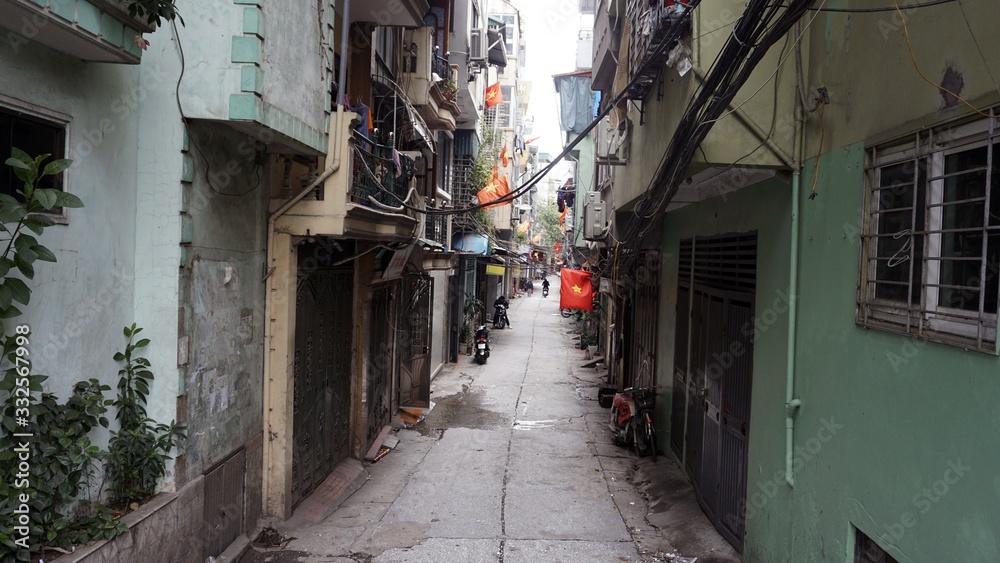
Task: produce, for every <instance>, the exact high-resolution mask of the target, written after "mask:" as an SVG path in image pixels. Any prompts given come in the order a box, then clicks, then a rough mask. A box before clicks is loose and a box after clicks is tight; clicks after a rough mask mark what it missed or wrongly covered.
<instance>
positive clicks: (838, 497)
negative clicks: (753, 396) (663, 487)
mask: <svg viewBox="0 0 1000 563" xmlns="http://www.w3.org/2000/svg"><path fill="white" fill-rule="evenodd" d="M863 156H864V151H863V147H862V146H861V145H855V146H851V147H846V148H842V149H838V150H836V151H834V152H832V153H829V154H828V155H825V156H824V158H823V161H822V165H821V167H820V176H819V182H818V188H817V189H818V191H819V192H820V194H821V195H820V196H819V197H818V198H817V199H815V200H811V201H810V200H805V201H803V206H802V238H801V250H802V262H801V277H800V280H801V281H800V295H801V302H800V306H801V308H800V316H799V323H800V326H801V327H802V330H801V331H800V332H799V337H798V338H799V351H798V352H799V353H798V354H797V356H798V357H797V360H796V372H797V377H798V394H799V396H800V397H801V398H802V400H803V403H804V408H803V410H802V415H801V416H800V418H799V421H798V426H797V436H796V444H797V445H800V446H801V445H804V443H805V440H807V439H809V438H810V437H814V436H816V435H817V433H818V432H819V430H820V428H822V427H823V424H824V421H829V422H832V421H835V422H836V424H837V425H842V426H843V428H842V429H840V430H838V431H837V433H836V435H835V436H834V437H833V439H831V440H829V441H828V442H827V443H825V444H823V446H822V449H821V450H820V451H819V452H818V453H817V454H816V455H815V456H814V457H813V458H812V459H810V460H808V461H806V462H805V463H804V467H803V469H802V471H801V472H799V473H798V475H797V476H796V490H795V500H794V502H793V505H792V507H791V510H792V521H793V522H794V525H793V530H794V538H795V543H794V546H793V554H794V555H795V557H794V559H795V560H797V561H810V560H815V561H823V560H829V559H830V558H833V557H834V555H835V554H838V553H844V552H845V550H847V549H850V548H851V546H852V545H853V544H852V542H851V541H850V537H849V531H850V526H849V523H851V524H855V525H857V526H858V527H859V528H861V529H862V530H863V531H865V532H866V533H867V534H868V535H869V536H871V537H873V538H876V539H878V538H880V539H879V543H881V544H883V546H884V547H888V548H889V550H890V553H892V554H893V555H894V556H895V557H896V558H897V559H899V560H900V561H970V562H971V561H997V560H1000V546H998V541H997V536H998V534H1000V510H997V507H998V506H1000V453H998V452H997V450H996V448H995V447H994V446H995V442H996V438H995V437H996V436H997V435H998V434H1000V410H998V409H997V407H996V402H995V400H994V399H995V397H997V396H998V394H1000V380H998V378H997V375H998V372H1000V364H998V358H997V357H995V356H992V355H988V354H981V353H974V352H966V351H964V350H961V349H959V348H956V347H952V346H946V345H939V344H933V343H924V342H921V341H918V340H915V339H913V338H909V337H904V336H899V335H895V334H889V333H885V332H880V331H877V330H866V329H864V328H861V327H859V326H857V325H856V324H855V322H854V319H855V309H856V293H855V288H856V285H857V280H858V256H859V250H860V243H859V238H858V236H857V229H856V226H857V224H858V220H859V212H860V206H861V201H862V193H863V191H862V190H863V186H864V179H863V175H862V172H863ZM812 174H813V171H812V168H811V167H807V168H806V169H805V171H804V174H803V177H805V178H809V177H811V176H812ZM959 466H963V467H967V468H968V469H967V470H965V469H962V470H956V469H955V468H956V467H959ZM949 481H950V482H949ZM818 548H822V549H821V550H819V549H818Z"/></svg>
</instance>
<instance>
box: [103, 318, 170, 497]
mask: <svg viewBox="0 0 1000 563" xmlns="http://www.w3.org/2000/svg"><path fill="white" fill-rule="evenodd" d="M141 331H142V329H141V328H138V327H136V325H135V323H133V324H132V326H130V327H129V326H127V327H125V330H124V334H125V339H126V344H125V351H124V352H116V353H115V356H114V358H115V361H116V362H124V363H125V365H124V367H122V369H120V370H119V371H118V398H116V399H115V400H114V401H111V404H112V405H114V406H115V407H116V408H117V409H118V414H117V415H116V418H117V419H118V421H119V423H120V424H121V428H120V429H119V430H117V431H114V432H112V433H111V442H110V444H109V445H108V456H107V463H106V464H105V470H106V471H107V476H108V481H109V491H110V493H111V504H112V506H114V507H118V508H122V509H126V508H128V507H130V505H132V504H133V503H141V502H144V501H146V500H147V499H149V498H150V497H152V496H153V494H154V493H155V492H156V482H157V480H159V478H160V477H163V475H164V474H165V473H166V469H167V466H166V462H167V460H169V459H171V457H170V451H171V450H173V449H174V448H175V447H176V446H178V445H179V443H180V441H181V440H183V439H184V438H185V432H184V430H185V429H184V427H183V426H180V425H178V424H177V423H176V422H174V421H171V422H170V424H163V423H157V422H156V421H154V420H152V419H151V418H149V417H147V416H146V404H147V398H148V396H149V385H150V383H151V382H152V381H153V372H152V371H150V369H149V368H150V363H149V360H148V359H146V358H144V357H142V356H138V355H137V351H139V350H141V349H142V348H145V347H146V346H148V345H149V339H148V338H143V339H139V340H136V339H135V337H136V335H137V334H139V333H140V332H141Z"/></svg>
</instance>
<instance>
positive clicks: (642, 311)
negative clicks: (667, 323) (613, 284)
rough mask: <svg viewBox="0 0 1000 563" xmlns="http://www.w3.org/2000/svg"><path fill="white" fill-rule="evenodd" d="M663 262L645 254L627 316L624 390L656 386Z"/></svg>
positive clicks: (641, 260)
mask: <svg viewBox="0 0 1000 563" xmlns="http://www.w3.org/2000/svg"><path fill="white" fill-rule="evenodd" d="M659 260H660V258H659V254H658V253H656V252H643V253H642V254H640V255H639V263H638V267H637V268H636V273H635V285H634V292H633V294H632V299H631V300H630V301H631V302H630V303H629V306H628V308H627V310H626V314H625V327H626V329H625V335H626V337H625V350H624V352H625V370H624V374H623V378H622V387H653V386H655V385H656V334H657V328H658V326H659V322H660V321H659V318H660V316H659V310H660V261H659Z"/></svg>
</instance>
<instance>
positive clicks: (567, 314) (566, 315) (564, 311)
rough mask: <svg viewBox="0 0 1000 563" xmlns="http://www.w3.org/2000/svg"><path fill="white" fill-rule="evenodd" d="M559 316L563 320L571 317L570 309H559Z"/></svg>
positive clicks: (571, 311)
mask: <svg viewBox="0 0 1000 563" xmlns="http://www.w3.org/2000/svg"><path fill="white" fill-rule="evenodd" d="M559 314H560V315H562V316H563V318H564V319H568V318H570V317H572V316H573V310H572V309H559Z"/></svg>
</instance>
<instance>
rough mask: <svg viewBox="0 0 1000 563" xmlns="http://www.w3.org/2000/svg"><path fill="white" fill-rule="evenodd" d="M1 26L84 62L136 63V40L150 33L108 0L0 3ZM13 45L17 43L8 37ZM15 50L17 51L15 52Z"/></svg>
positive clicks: (138, 55) (139, 51) (138, 52)
mask: <svg viewBox="0 0 1000 563" xmlns="http://www.w3.org/2000/svg"><path fill="white" fill-rule="evenodd" d="M0 25H2V26H3V27H6V28H7V29H10V30H11V31H13V32H14V33H16V34H19V35H20V36H21V37H22V38H23V41H24V42H25V43H27V42H28V41H29V40H31V41H37V42H39V43H42V44H44V45H48V46H49V47H52V48H53V49H55V50H57V51H60V52H62V53H65V54H67V55H70V56H72V57H76V58H78V59H81V60H84V61H91V62H103V63H120V64H139V61H140V60H141V58H142V49H141V48H140V47H139V46H138V45H137V44H136V41H135V38H136V37H138V36H141V35H142V34H143V33H144V32H150V31H152V30H153V28H152V27H151V26H149V25H148V24H146V23H145V22H144V21H141V20H137V19H135V18H131V17H129V16H128V14H127V13H125V12H123V11H122V10H121V9H120V8H118V7H117V6H115V5H114V4H112V3H111V2H108V1H107V0H62V1H60V2H50V3H49V5H48V6H44V5H40V4H39V3H38V2H36V1H33V0H0ZM10 41H11V43H12V44H16V43H17V42H18V41H19V38H17V37H13V36H12V37H11V38H10ZM15 50H16V49H15Z"/></svg>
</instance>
